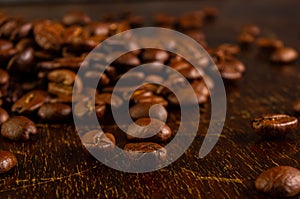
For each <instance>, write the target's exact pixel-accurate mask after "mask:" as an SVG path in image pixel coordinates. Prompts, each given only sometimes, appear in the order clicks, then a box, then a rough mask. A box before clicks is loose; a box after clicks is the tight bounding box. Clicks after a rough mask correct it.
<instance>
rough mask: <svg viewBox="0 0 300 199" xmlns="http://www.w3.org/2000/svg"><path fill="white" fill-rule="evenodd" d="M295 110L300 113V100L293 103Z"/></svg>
mask: <svg viewBox="0 0 300 199" xmlns="http://www.w3.org/2000/svg"><path fill="white" fill-rule="evenodd" d="M293 110H294V111H296V112H297V113H300V100H297V101H295V103H294V105H293Z"/></svg>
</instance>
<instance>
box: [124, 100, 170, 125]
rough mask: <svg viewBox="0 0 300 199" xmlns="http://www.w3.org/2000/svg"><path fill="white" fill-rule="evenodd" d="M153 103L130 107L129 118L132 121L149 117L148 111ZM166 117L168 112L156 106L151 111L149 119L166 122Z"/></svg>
mask: <svg viewBox="0 0 300 199" xmlns="http://www.w3.org/2000/svg"><path fill="white" fill-rule="evenodd" d="M153 105H155V104H153V103H139V104H136V105H134V106H132V107H131V108H130V109H129V113H130V116H131V117H132V119H134V120H136V119H139V118H145V117H150V115H149V114H150V112H149V111H150V109H151V107H153ZM167 117H168V112H167V110H166V109H165V108H164V107H163V106H156V107H155V108H153V109H152V114H151V118H155V119H158V120H161V121H166V119H167Z"/></svg>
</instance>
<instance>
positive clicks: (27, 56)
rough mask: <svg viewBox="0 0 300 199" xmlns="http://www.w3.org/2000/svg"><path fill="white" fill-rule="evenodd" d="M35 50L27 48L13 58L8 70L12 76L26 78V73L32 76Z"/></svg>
mask: <svg viewBox="0 0 300 199" xmlns="http://www.w3.org/2000/svg"><path fill="white" fill-rule="evenodd" d="M33 66H34V50H33V49H32V48H27V49H24V50H23V51H21V52H20V53H18V54H16V55H15V56H13V57H12V58H11V59H10V61H9V63H8V65H7V70H8V71H9V73H10V75H14V76H18V77H21V78H24V73H27V74H30V73H33V71H34V69H35V68H34V67H33Z"/></svg>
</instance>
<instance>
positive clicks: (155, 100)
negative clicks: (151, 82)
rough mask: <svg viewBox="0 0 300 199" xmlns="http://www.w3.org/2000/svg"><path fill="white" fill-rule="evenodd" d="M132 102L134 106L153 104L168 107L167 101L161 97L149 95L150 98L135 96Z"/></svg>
mask: <svg viewBox="0 0 300 199" xmlns="http://www.w3.org/2000/svg"><path fill="white" fill-rule="evenodd" d="M134 102H135V103H136V104H139V103H153V104H161V105H163V106H165V107H166V106H168V101H167V100H166V99H164V98H163V97H160V96H157V95H150V96H137V97H135V98H134Z"/></svg>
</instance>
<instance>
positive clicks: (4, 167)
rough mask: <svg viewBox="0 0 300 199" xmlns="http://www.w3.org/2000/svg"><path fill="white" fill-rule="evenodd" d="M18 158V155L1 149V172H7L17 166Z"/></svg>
mask: <svg viewBox="0 0 300 199" xmlns="http://www.w3.org/2000/svg"><path fill="white" fill-rule="evenodd" d="M17 163H18V160H17V158H16V156H15V155H14V154H13V153H11V152H9V151H4V150H0V173H5V172H8V171H9V170H11V169H12V168H13V167H15V166H16V164H17Z"/></svg>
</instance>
